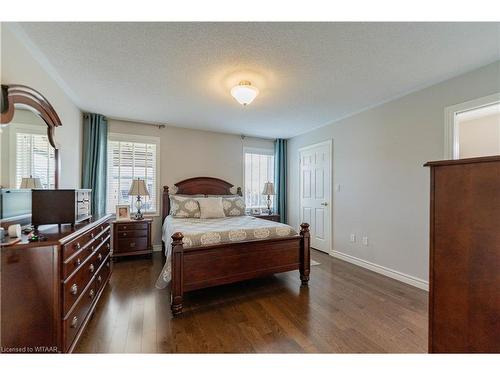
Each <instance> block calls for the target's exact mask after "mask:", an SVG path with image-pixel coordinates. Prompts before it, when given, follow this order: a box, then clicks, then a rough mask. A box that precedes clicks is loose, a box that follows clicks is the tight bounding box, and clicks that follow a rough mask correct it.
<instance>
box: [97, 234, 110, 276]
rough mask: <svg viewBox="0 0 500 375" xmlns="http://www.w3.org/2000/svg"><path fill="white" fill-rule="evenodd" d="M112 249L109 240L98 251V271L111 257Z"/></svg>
mask: <svg viewBox="0 0 500 375" xmlns="http://www.w3.org/2000/svg"><path fill="white" fill-rule="evenodd" d="M110 249H111V245H110V240H109V237H108V239H107V240H106V241H105V242H104V243H103V244H102V245H101V246H100V247H99V248H98V249H97V251H96V260H95V264H96V268H97V269H98V268H99V267H100V266H101V264H102V263H103V262H104V260H105V259H106V257H107V256H108V255H109V253H110Z"/></svg>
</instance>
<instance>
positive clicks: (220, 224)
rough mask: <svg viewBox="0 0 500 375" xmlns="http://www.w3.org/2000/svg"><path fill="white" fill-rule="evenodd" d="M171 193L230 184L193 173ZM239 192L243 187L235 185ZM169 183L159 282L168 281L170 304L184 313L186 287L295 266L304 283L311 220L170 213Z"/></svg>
mask: <svg viewBox="0 0 500 375" xmlns="http://www.w3.org/2000/svg"><path fill="white" fill-rule="evenodd" d="M175 186H176V188H177V191H176V192H175V194H178V195H185V196H186V195H187V196H191V195H194V196H210V195H216V196H225V195H226V196H227V195H232V193H231V188H232V187H233V185H232V184H230V183H228V182H226V181H224V180H221V179H218V178H214V177H195V178H190V179H187V180H184V181H181V182H178V183H176V184H175ZM237 194H238V195H240V196H241V189H240V188H238V189H237ZM169 213H170V198H169V188H168V186H164V188H163V195H162V221H163V232H162V233H163V235H162V242H163V253H164V255H165V266H164V268H163V270H162V274H161V275H160V277H159V278H158V282H157V286H158V287H160V288H161V287H165V286H166V285H167V283H169V284H170V291H171V309H172V313H173V314H174V315H179V314H182V311H183V296H184V293H185V292H189V291H192V290H197V289H202V288H207V287H212V286H216V285H222V284H228V283H233V282H237V281H242V280H247V279H251V278H257V277H262V276H267V275H271V274H275V273H280V272H287V271H292V270H299V274H300V280H301V284H302V286H307V285H308V281H309V274H310V236H309V224H307V223H303V224H301V226H300V228H301V229H300V232H299V233H297V232H296V231H295V230H294V229H293V228H292V227H290V226H288V225H286V224H281V223H276V222H272V221H268V220H263V219H258V218H255V217H251V216H237V217H226V218H219V219H196V218H185V219H179V218H173V217H172V216H170V215H169Z"/></svg>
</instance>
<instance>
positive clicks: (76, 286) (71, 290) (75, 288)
mask: <svg viewBox="0 0 500 375" xmlns="http://www.w3.org/2000/svg"><path fill="white" fill-rule="evenodd" d="M70 292H71V294H72V295H76V293H78V285H76V284H73V285H71V289H70Z"/></svg>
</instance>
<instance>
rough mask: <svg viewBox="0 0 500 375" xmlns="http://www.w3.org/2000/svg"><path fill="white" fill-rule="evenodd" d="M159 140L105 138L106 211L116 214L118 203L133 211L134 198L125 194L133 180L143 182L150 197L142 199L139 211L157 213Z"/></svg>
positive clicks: (116, 136) (122, 137)
mask: <svg viewBox="0 0 500 375" xmlns="http://www.w3.org/2000/svg"><path fill="white" fill-rule="evenodd" d="M159 145H160V141H159V139H158V138H153V137H142V136H134V135H125V134H113V133H112V134H109V136H108V177H107V178H108V184H107V187H108V192H107V195H108V197H107V202H106V209H107V211H108V212H110V213H114V212H115V208H116V205H117V204H129V205H130V211H131V212H134V211H135V210H136V208H135V201H136V200H135V197H130V196H129V195H128V191H129V189H130V186H131V185H132V180H133V179H134V178H140V179H142V180H144V181H145V182H146V186H147V188H148V191H149V194H150V196H149V197H143V199H142V201H143V207H142V211H143V212H144V213H149V214H157V212H158V206H159V205H158V177H157V170H158V154H159Z"/></svg>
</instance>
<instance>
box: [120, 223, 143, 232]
mask: <svg viewBox="0 0 500 375" xmlns="http://www.w3.org/2000/svg"><path fill="white" fill-rule="evenodd" d="M115 225H116V228H117V229H118V231H119V232H121V231H129V230H141V229H144V230H147V229H148V223H147V222H144V221H136V222H127V223H116V224H115Z"/></svg>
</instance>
